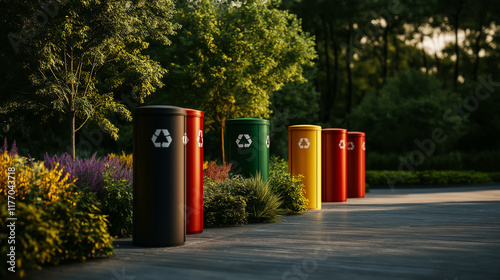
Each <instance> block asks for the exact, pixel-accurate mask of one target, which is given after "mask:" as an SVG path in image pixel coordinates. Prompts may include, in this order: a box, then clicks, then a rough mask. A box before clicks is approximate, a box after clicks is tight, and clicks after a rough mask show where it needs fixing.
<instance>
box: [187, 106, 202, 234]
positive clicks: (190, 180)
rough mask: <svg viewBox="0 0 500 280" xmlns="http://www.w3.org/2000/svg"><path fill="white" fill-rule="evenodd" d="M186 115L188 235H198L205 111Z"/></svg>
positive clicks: (200, 225)
mask: <svg viewBox="0 0 500 280" xmlns="http://www.w3.org/2000/svg"><path fill="white" fill-rule="evenodd" d="M186 113H187V116H186V134H185V135H184V138H183V142H184V144H185V145H186V234H197V233H201V232H203V111H198V110H193V109H186Z"/></svg>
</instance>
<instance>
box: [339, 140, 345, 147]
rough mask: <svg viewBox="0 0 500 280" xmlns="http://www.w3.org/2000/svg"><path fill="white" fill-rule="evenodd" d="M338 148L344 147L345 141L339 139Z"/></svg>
mask: <svg viewBox="0 0 500 280" xmlns="http://www.w3.org/2000/svg"><path fill="white" fill-rule="evenodd" d="M339 148H341V149H345V141H344V140H340V143H339Z"/></svg>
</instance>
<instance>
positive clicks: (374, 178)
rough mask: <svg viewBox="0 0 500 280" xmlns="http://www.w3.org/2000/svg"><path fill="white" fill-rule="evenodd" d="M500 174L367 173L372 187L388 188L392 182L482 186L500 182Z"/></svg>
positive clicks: (433, 171)
mask: <svg viewBox="0 0 500 280" xmlns="http://www.w3.org/2000/svg"><path fill="white" fill-rule="evenodd" d="M498 174H499V173H486V172H478V171H453V170H452V171H437V170H426V171H414V172H409V171H374V170H367V171H366V182H367V183H368V184H369V185H371V186H387V185H389V182H388V181H387V179H388V178H389V180H390V181H393V182H395V185H399V186H404V185H406V186H407V185H454V184H480V183H490V182H495V181H496V182H498V181H499V179H500V176H499V175H498Z"/></svg>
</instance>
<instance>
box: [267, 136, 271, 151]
mask: <svg viewBox="0 0 500 280" xmlns="http://www.w3.org/2000/svg"><path fill="white" fill-rule="evenodd" d="M266 146H267V148H268V149H269V146H271V138H269V135H267V138H266Z"/></svg>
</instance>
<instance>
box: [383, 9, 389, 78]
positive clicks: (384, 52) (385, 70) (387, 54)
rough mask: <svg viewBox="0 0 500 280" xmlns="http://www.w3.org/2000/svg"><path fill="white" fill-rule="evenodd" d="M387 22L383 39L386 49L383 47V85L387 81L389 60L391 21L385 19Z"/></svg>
mask: <svg viewBox="0 0 500 280" xmlns="http://www.w3.org/2000/svg"><path fill="white" fill-rule="evenodd" d="M384 19H385V22H386V26H385V28H384V33H383V38H384V47H383V53H382V57H383V61H382V84H385V79H386V78H387V60H388V56H389V40H388V38H389V21H388V19H386V18H384Z"/></svg>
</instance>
